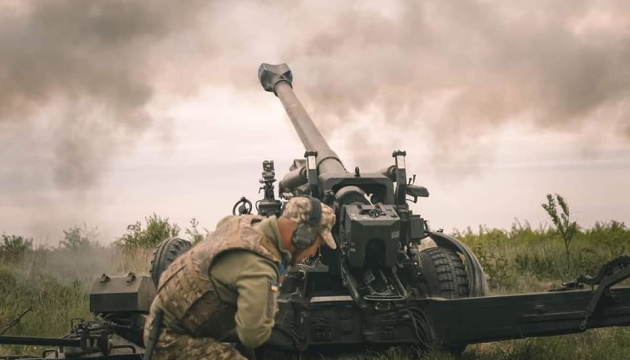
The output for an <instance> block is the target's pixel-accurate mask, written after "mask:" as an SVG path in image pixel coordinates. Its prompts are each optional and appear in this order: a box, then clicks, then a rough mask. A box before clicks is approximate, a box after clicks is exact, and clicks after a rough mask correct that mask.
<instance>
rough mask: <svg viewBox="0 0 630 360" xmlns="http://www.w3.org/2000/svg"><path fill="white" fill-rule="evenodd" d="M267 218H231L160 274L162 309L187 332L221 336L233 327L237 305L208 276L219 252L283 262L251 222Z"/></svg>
mask: <svg viewBox="0 0 630 360" xmlns="http://www.w3.org/2000/svg"><path fill="white" fill-rule="evenodd" d="M262 219H264V217H259V216H253V215H245V216H240V217H237V218H233V219H229V220H228V221H226V222H225V223H224V224H222V226H221V227H220V228H218V229H217V230H216V231H215V232H214V233H212V234H211V235H210V236H208V237H207V238H206V239H204V240H203V241H201V242H200V243H198V244H197V245H195V246H194V247H193V248H192V249H191V250H189V251H188V252H186V253H184V254H183V255H182V256H180V257H178V258H177V259H176V260H175V261H173V263H172V264H171V265H170V266H169V267H168V268H167V269H166V271H164V273H163V274H162V276H161V277H160V284H159V287H158V295H157V297H158V298H159V300H160V304H161V306H162V310H164V312H165V313H167V314H171V315H173V317H174V318H175V319H176V321H178V322H179V324H178V325H181V327H183V328H184V329H185V330H186V332H187V333H188V334H190V335H193V336H196V337H203V336H207V337H212V338H222V337H223V336H224V335H225V332H226V330H228V329H227V327H228V326H224V327H223V328H220V327H218V326H217V324H225V325H228V324H229V327H231V328H233V326H234V322H233V321H234V320H233V318H234V315H235V313H236V308H235V307H234V305H233V304H227V303H224V302H223V301H221V300H220V299H219V297H218V296H217V294H216V291H215V288H214V284H213V282H212V280H211V279H210V276H209V270H210V267H211V266H212V262H213V261H214V259H215V258H216V257H217V255H219V254H221V253H223V252H225V251H228V250H235V249H242V250H248V251H252V252H254V253H256V254H258V255H260V256H262V257H265V258H267V259H269V260H271V261H273V262H275V263H276V264H280V263H281V262H282V256H281V254H280V252H279V250H278V249H277V247H276V246H275V245H274V244H273V243H272V242H271V240H269V239H267V238H266V237H265V236H263V235H261V234H260V233H258V232H256V231H255V230H254V229H253V228H252V224H253V223H255V222H258V221H261V220H262Z"/></svg>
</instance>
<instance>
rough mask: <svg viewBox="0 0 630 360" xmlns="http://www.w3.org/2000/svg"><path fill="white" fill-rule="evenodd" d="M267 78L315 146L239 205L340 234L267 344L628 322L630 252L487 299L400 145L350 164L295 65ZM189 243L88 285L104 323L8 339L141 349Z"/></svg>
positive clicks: (268, 71)
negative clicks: (302, 97) (328, 212)
mask: <svg viewBox="0 0 630 360" xmlns="http://www.w3.org/2000/svg"><path fill="white" fill-rule="evenodd" d="M258 76H259V79H260V82H261V85H262V87H263V89H264V90H266V91H269V92H273V93H274V94H275V95H276V96H277V97H278V98H279V99H280V101H281V102H282V105H283V106H284V108H285V109H286V112H287V114H288V115H289V118H290V120H291V122H292V124H293V126H294V127H295V130H296V132H297V134H298V136H299V137H300V139H301V141H302V143H303V144H304V147H305V150H306V152H305V154H304V158H302V159H297V160H295V161H294V163H293V165H292V166H291V168H290V169H289V172H288V173H287V174H286V175H285V176H284V177H283V178H282V180H281V181H279V182H278V197H276V195H275V189H274V183H275V182H276V179H275V169H274V163H273V161H270V160H265V161H264V162H263V173H262V179H260V183H261V184H262V187H261V190H264V191H263V192H264V196H263V198H262V199H260V200H258V201H257V202H256V204H255V206H252V203H251V202H250V201H249V200H247V199H246V198H244V197H243V198H241V200H240V201H239V202H237V204H236V205H234V207H233V209H232V210H233V212H234V213H235V214H247V213H250V212H251V211H253V208H255V209H256V211H257V213H258V214H259V215H263V216H272V215H278V214H280V213H281V211H282V204H283V200H287V199H289V198H291V197H293V196H298V195H304V194H308V195H311V196H314V197H317V198H319V199H320V200H321V201H322V202H324V203H326V204H328V205H329V206H331V207H333V208H334V210H335V212H336V215H337V224H336V225H335V227H334V228H333V235H334V237H335V240H336V241H337V244H338V247H337V249H335V250H331V249H328V248H322V249H321V251H320V254H319V255H318V256H317V257H315V258H312V259H308V260H307V261H305V262H304V263H302V264H299V265H297V266H294V267H292V268H290V269H289V271H288V273H287V275H286V277H285V279H284V281H283V283H282V286H281V288H280V294H279V300H278V304H279V310H278V313H277V315H276V326H275V328H274V331H273V334H272V337H271V339H270V340H269V341H268V343H267V344H266V346H269V347H277V348H282V349H285V350H288V351H294V352H301V351H307V350H309V349H313V348H319V349H332V348H337V347H343V346H346V347H352V348H353V349H357V348H360V347H379V348H382V347H388V346H397V345H410V346H413V347H415V348H417V349H420V350H423V349H430V348H431V349H432V348H441V349H445V350H449V351H451V352H455V353H457V352H461V351H463V350H464V348H465V347H466V346H467V345H468V344H473V343H481V342H489V341H497V340H505V339H516V338H524V337H533V336H550V335H560V334H569V333H577V332H583V331H586V330H587V329H592V328H598V327H610V326H627V325H629V324H630V288H627V287H615V288H612V286H613V285H616V284H618V283H619V282H621V281H623V280H624V279H626V278H628V277H630V266H629V265H630V257H628V256H623V257H620V258H617V259H614V260H612V261H610V262H609V263H607V264H604V265H603V266H602V268H601V270H600V272H599V273H598V274H596V275H595V276H592V277H591V276H582V277H580V278H578V279H576V281H575V282H572V283H568V284H565V286H564V287H563V288H561V289H555V291H549V292H544V293H532V294H519V295H501V296H490V295H488V290H487V284H486V278H485V276H484V272H483V269H482V267H481V265H480V263H479V261H478V260H477V258H476V257H475V255H474V254H473V253H472V251H470V249H469V248H468V247H467V246H466V245H464V244H463V243H461V242H460V241H458V240H457V239H455V238H453V237H451V236H448V235H446V234H444V233H442V232H440V231H432V230H431V229H429V227H428V226H427V222H426V221H425V219H423V218H422V217H421V216H420V215H418V214H414V213H413V212H412V211H411V209H410V207H409V205H408V201H413V202H416V201H417V200H418V199H419V198H425V197H428V196H429V192H428V190H427V189H426V188H424V187H422V186H418V185H415V184H414V183H413V180H410V179H408V175H407V169H406V166H405V156H406V153H405V152H404V151H394V152H393V153H392V158H393V164H391V165H389V166H387V167H385V168H384V169H381V170H378V171H374V172H365V173H364V172H362V170H361V169H359V168H355V169H354V170H353V171H352V172H349V171H347V170H346V167H345V166H344V164H343V163H342V161H341V160H340V159H339V157H338V156H337V154H336V153H335V152H334V151H333V150H332V149H331V148H330V147H329V146H328V144H327V143H326V141H325V140H324V138H323V136H322V135H321V134H320V132H319V130H318V129H317V127H316V126H315V124H314V123H313V121H312V120H311V118H310V117H309V115H308V114H307V113H306V111H305V110H304V108H303V106H302V105H301V104H300V102H299V100H298V98H297V97H296V96H295V94H294V92H293V88H292V85H293V76H292V73H291V71H290V70H289V68H288V66H287V65H285V64H281V65H269V64H262V65H261V66H260V68H259V71H258ZM412 179H415V176H414V177H412ZM427 243H430V244H431V245H430V246H427ZM190 246H191V244H190V243H188V242H187V241H185V240H182V239H179V238H171V239H167V240H165V241H163V242H162V243H160V245H159V246H158V248H157V250H156V252H155V254H154V260H153V261H152V267H151V277H149V276H136V275H134V274H129V275H127V276H111V277H109V276H106V275H104V276H103V277H102V278H101V279H97V280H96V281H95V284H94V286H93V288H92V291H91V295H90V310H91V311H92V312H93V313H94V314H95V319H93V320H89V321H79V322H77V323H73V324H72V331H71V332H70V334H69V335H68V336H66V337H63V338H36V337H15V336H0V344H1V343H3V344H31V345H44V346H55V347H59V349H52V350H49V351H47V352H45V353H44V354H41V356H39V357H37V356H32V357H28V358H31V359H44V358H46V359H50V358H75V359H142V358H143V353H144V350H145V349H144V344H143V343H142V328H143V324H144V319H145V317H146V314H147V312H148V309H149V308H148V305H149V304H150V302H151V300H152V299H153V297H154V296H155V284H156V283H157V280H158V279H159V275H160V274H161V272H162V271H163V270H164V269H165V268H166V267H167V266H168V265H169V264H170V262H172V261H173V260H174V259H175V258H176V256H178V255H179V254H181V253H183V252H184V251H187V250H188V249H189V248H190ZM587 286H590V288H588V287H587ZM226 340H229V339H226ZM7 358H8V357H7ZM10 358H16V357H10ZM24 358H26V357H24ZM0 359H2V358H1V357H0Z"/></svg>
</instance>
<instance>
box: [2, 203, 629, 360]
mask: <svg viewBox="0 0 630 360" xmlns="http://www.w3.org/2000/svg"><path fill="white" fill-rule="evenodd" d="M562 204H564V205H562ZM542 207H543V209H544V211H546V212H547V213H548V214H549V215H550V218H551V219H552V222H553V224H554V225H553V226H548V227H538V228H533V227H532V226H531V225H530V224H529V223H527V222H520V221H515V223H514V224H513V225H512V226H511V228H509V229H495V228H488V227H486V226H479V227H478V228H477V229H475V230H473V229H472V228H468V229H464V230H456V231H454V233H453V234H452V235H454V236H455V237H457V238H459V239H460V240H461V241H462V242H464V243H465V244H466V245H468V246H469V247H470V248H471V249H473V252H474V253H475V254H476V255H477V257H478V258H479V260H480V262H481V263H482V265H483V267H484V270H485V272H486V273H487V275H488V278H489V285H490V290H491V292H492V294H508V293H525V292H537V291H547V290H549V289H550V288H554V287H559V286H560V285H561V284H562V283H563V282H566V281H569V280H574V279H575V278H576V277H577V276H579V275H582V274H593V273H594V272H596V271H597V270H598V269H599V268H600V267H601V266H602V265H603V264H604V263H606V262H607V261H609V260H611V259H613V258H615V257H617V256H620V255H623V254H626V253H627V252H628V250H629V249H630V229H629V228H628V227H627V226H626V224H624V223H622V222H618V221H614V220H610V221H605V222H597V223H595V225H594V226H592V227H589V228H582V227H580V226H579V224H577V223H575V222H573V221H572V220H571V218H570V212H569V210H570V209H569V206H568V204H567V202H566V201H565V200H564V199H563V198H562V197H561V196H559V195H549V196H548V197H547V202H546V203H544V204H542ZM552 214H555V217H554V215H552ZM0 231H1V229H0ZM180 232H181V228H180V227H179V226H177V225H176V224H172V223H170V222H169V220H168V218H161V217H159V216H157V215H155V214H153V215H152V216H149V217H147V218H145V222H144V223H141V222H136V223H134V224H132V225H130V226H129V227H128V231H127V233H126V234H123V235H122V236H121V237H120V238H119V239H118V241H117V242H116V243H114V244H112V245H111V246H102V245H100V244H99V243H98V242H97V236H98V235H97V233H96V230H93V229H89V228H88V227H87V225H85V224H84V225H82V226H75V227H72V228H70V229H67V230H64V231H63V235H62V239H61V240H60V241H59V245H58V246H57V247H54V248H53V247H48V248H46V247H40V248H34V247H33V241H32V239H27V238H24V237H21V236H19V235H7V234H1V235H0V294H1V295H0V334H1V333H3V332H5V335H29V336H55V337H60V336H63V335H65V334H66V333H68V331H69V330H70V320H71V319H73V318H84V319H89V318H92V315H91V314H90V312H89V304H88V294H89V291H90V287H91V285H92V282H93V279H95V278H98V277H99V276H100V275H101V274H103V273H108V274H125V273H127V272H130V271H133V272H135V273H138V274H148V270H149V265H150V261H151V257H152V252H153V249H154V247H155V245H156V244H157V243H158V242H159V241H160V240H162V239H163V238H165V237H169V236H175V235H179V234H180ZM204 232H205V233H207V232H208V230H206V229H201V230H200V228H199V223H198V221H197V220H195V219H192V220H191V223H190V227H189V228H187V229H185V230H184V234H185V236H184V237H188V238H189V239H190V240H191V241H193V242H196V241H199V239H201V238H203V236H204V235H205V234H204ZM28 309H32V310H31V311H29V312H27V313H26V314H24V316H23V317H22V318H21V319H20V321H18V322H17V323H16V324H15V325H14V326H12V327H10V328H7V327H6V325H7V324H10V323H12V321H13V320H15V319H16V318H17V317H18V316H19V315H20V314H22V313H24V312H25V311H26V310H28ZM42 350H43V348H40V347H27V346H0V356H2V355H12V354H33V355H38V354H41V351H42ZM629 351H630V331H629V330H628V329H626V328H609V329H597V330H589V331H587V332H586V333H582V334H576V335H563V336H555V337H544V338H529V339H522V340H511V341H503V342H496V343H488V344H477V345H470V346H468V347H467V349H466V351H465V352H464V353H463V354H462V356H461V359H466V360H480V359H491V360H499V359H500V360H515V359H560V360H564V359H567V360H568V359H584V360H588V359H601V358H607V359H626V358H627V354H628V352H629ZM407 355H408V354H407V353H406V352H404V351H403V350H402V349H398V348H395V349H391V350H389V351H386V352H384V353H378V354H363V355H357V354H353V355H348V354H346V355H342V356H335V357H328V356H327V357H325V358H326V359H328V358H339V359H352V360H377V359H378V360H398V359H406V358H407ZM314 358H316V359H322V358H324V357H321V356H317V357H314ZM426 359H428V360H446V359H454V357H453V356H451V355H449V354H446V353H441V352H433V353H430V354H427V356H426Z"/></svg>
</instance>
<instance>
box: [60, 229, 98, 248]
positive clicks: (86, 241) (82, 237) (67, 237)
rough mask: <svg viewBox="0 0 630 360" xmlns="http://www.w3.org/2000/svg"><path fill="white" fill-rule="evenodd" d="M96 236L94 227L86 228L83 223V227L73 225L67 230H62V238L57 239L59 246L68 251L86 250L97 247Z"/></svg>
mask: <svg viewBox="0 0 630 360" xmlns="http://www.w3.org/2000/svg"><path fill="white" fill-rule="evenodd" d="M96 237H97V232H96V229H92V230H88V228H87V225H86V224H85V223H84V224H83V227H80V226H73V227H71V228H69V229H68V230H63V240H61V241H59V248H60V249H62V250H70V251H88V250H91V249H93V248H96V247H98V243H97V242H96Z"/></svg>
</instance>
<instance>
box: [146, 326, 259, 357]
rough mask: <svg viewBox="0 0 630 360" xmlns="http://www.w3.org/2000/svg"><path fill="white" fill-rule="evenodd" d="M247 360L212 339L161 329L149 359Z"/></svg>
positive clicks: (231, 348)
mask: <svg viewBox="0 0 630 360" xmlns="http://www.w3.org/2000/svg"><path fill="white" fill-rule="evenodd" d="M181 359H186V360H247V358H246V357H244V356H243V355H241V353H240V352H238V350H236V349H235V348H233V347H231V346H229V345H227V344H224V343H221V342H218V341H216V340H214V339H211V338H207V337H202V338H193V337H190V336H186V335H179V334H175V333H172V332H169V331H165V330H162V331H161V332H160V335H159V336H158V341H157V344H156V347H155V350H154V351H153V356H152V357H151V360H181Z"/></svg>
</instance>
